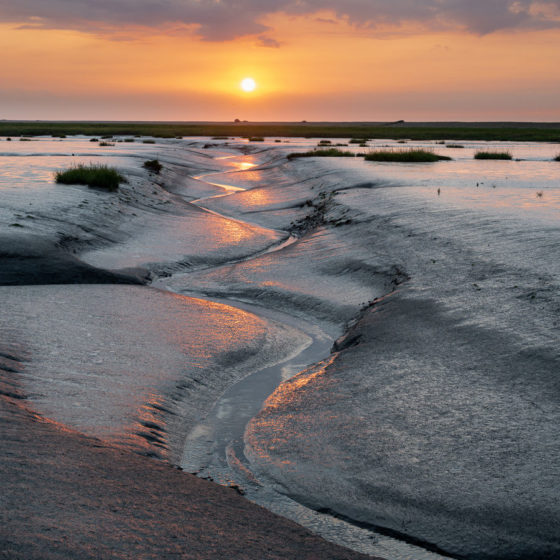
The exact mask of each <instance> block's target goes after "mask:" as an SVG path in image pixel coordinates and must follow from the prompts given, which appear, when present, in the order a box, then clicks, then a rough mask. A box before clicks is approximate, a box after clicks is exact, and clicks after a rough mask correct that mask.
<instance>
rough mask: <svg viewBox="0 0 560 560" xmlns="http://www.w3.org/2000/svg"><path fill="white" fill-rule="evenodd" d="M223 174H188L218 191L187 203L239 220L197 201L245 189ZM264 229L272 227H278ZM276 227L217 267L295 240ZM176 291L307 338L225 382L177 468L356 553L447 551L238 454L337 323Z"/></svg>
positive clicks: (427, 556)
mask: <svg viewBox="0 0 560 560" xmlns="http://www.w3.org/2000/svg"><path fill="white" fill-rule="evenodd" d="M233 157H235V156H228V158H227V159H232V158H233ZM243 158H244V156H238V157H237V158H236V159H237V160H241V162H240V166H239V167H240V169H235V170H233V171H231V172H230V173H239V172H240V171H241V172H243V171H249V170H251V169H252V168H253V167H254V164H251V163H247V164H245V165H243V162H242V160H243ZM227 174H228V172H227V171H226V172H224V171H221V172H211V173H205V174H202V175H197V176H193V177H192V178H193V179H195V180H197V181H203V182H206V183H207V184H209V185H212V186H216V187H219V188H222V189H224V190H225V192H224V193H223V194H218V195H213V196H210V197H205V198H200V199H196V200H191V201H190V203H191V204H195V205H197V206H199V207H200V208H202V209H204V210H205V211H208V212H211V213H213V214H216V215H219V216H221V217H223V218H226V219H230V220H235V221H242V220H239V218H233V217H231V216H228V215H225V214H223V213H219V212H216V211H214V210H209V209H207V208H205V203H206V202H207V201H209V200H212V199H216V198H222V197H227V196H229V195H231V194H233V193H236V192H240V191H243V190H245V189H243V188H241V187H238V186H235V185H228V184H226V183H223V182H213V181H212V180H211V178H212V176H214V175H220V176H223V175H227ZM246 223H251V222H246ZM271 231H272V232H275V233H279V230H271ZM280 233H282V234H283V236H284V239H283V240H281V241H280V242H279V243H276V244H273V245H271V246H270V247H268V248H266V249H264V250H262V251H259V252H258V253H256V254H254V255H251V256H248V257H243V258H241V259H236V260H233V261H229V262H227V263H224V264H223V265H221V266H222V267H225V266H230V265H232V264H235V263H238V262H244V261H249V260H251V259H255V258H257V257H259V256H261V255H264V254H270V253H275V252H280V251H282V250H283V249H285V248H286V247H288V246H290V245H292V244H294V243H296V242H297V241H298V238H297V237H296V236H294V235H291V234H290V233H289V232H285V231H282V232H280ZM280 258H281V256H280ZM187 279H188V274H187V275H185V281H186V283H187ZM169 284H170V282H169V279H168V278H164V279H160V280H156V281H155V282H154V285H155V286H156V287H160V288H163V289H171V290H177V287H176V286H177V282H176V281H175V282H173V284H174V286H173V287H172V288H170V287H169ZM180 292H181V293H182V294H183V295H189V296H192V297H196V298H202V299H206V300H208V301H214V302H218V303H222V304H225V305H229V306H233V307H236V308H239V309H242V310H245V311H248V312H251V313H253V314H255V315H257V316H260V317H265V318H267V319H272V320H274V321H278V322H281V323H283V324H286V325H289V326H292V327H296V328H298V329H300V330H301V331H303V332H304V333H305V334H306V335H308V337H309V342H308V344H307V345H306V347H305V348H304V349H303V350H301V351H300V352H297V353H296V354H294V355H290V356H286V358H285V360H283V361H281V362H279V363H277V364H275V365H274V366H271V367H267V368H264V369H261V370H259V371H257V372H255V373H252V374H251V375H249V376H248V377H246V378H244V379H242V380H241V381H239V382H238V383H236V384H234V385H233V386H231V387H230V388H229V389H228V390H227V391H226V392H225V393H224V394H223V395H222V396H221V397H220V398H219V400H218V401H217V402H216V404H215V405H214V407H213V408H212V410H211V411H210V412H209V414H208V415H207V416H206V418H205V419H204V421H203V422H201V423H199V424H198V425H197V426H196V427H195V428H194V429H193V430H192V431H191V432H190V433H189V435H188V436H187V439H186V441H185V447H184V451H183V455H182V458H181V461H180V466H181V468H183V470H185V471H187V472H192V473H195V474H197V476H200V477H202V478H206V479H209V480H213V481H215V482H217V483H219V484H222V485H226V486H231V487H234V488H238V489H239V491H240V492H242V493H243V494H244V495H245V497H246V498H247V499H249V500H251V501H253V502H255V503H257V504H259V505H261V506H263V507H266V508H267V509H269V510H271V511H273V512H275V513H277V514H279V515H282V516H284V517H288V518H290V519H292V520H294V521H296V522H297V523H299V524H301V525H303V526H305V527H307V528H308V529H310V530H312V531H314V532H315V533H317V534H319V535H321V536H322V537H324V538H326V539H327V540H330V541H332V542H335V543H337V544H340V545H342V546H346V547H348V548H352V549H354V550H357V551H359V552H363V553H366V554H372V555H377V556H382V557H385V558H388V559H391V560H436V559H442V558H446V557H447V556H442V555H440V554H437V553H435V552H431V551H428V550H425V549H424V548H420V547H418V546H415V545H413V544H410V543H407V542H404V541H402V540H398V539H395V538H392V537H390V536H387V535H385V534H382V533H379V532H377V531H375V530H374V529H372V528H364V527H361V526H359V525H358V524H354V523H350V522H347V521H345V520H344V519H342V518H339V517H334V516H332V515H331V514H329V513H323V512H319V511H315V510H313V509H310V508H308V507H306V506H305V505H303V504H300V503H298V502H296V501H294V500H293V499H291V498H289V497H288V496H286V495H285V494H284V493H282V488H281V487H279V486H278V485H277V484H276V483H274V481H272V480H271V479H268V478H267V476H266V473H264V472H261V473H256V472H255V471H254V467H253V465H252V464H251V462H250V461H249V460H248V459H247V457H246V456H245V453H244V448H245V442H244V434H245V430H246V427H247V423H248V422H249V421H250V420H251V419H252V418H253V417H254V416H255V415H256V414H257V413H258V412H259V410H260V409H261V407H262V405H263V403H264V401H265V400H266V399H267V398H268V397H269V396H270V395H271V394H272V393H273V392H274V390H275V389H276V388H277V387H278V386H279V385H280V384H281V383H282V382H283V381H286V380H287V379H290V378H291V377H292V376H294V375H296V374H297V373H299V372H301V371H303V370H305V369H306V368H307V367H308V366H310V365H313V364H317V363H319V362H321V361H323V360H327V359H328V358H329V355H330V351H331V348H332V344H333V342H334V341H335V340H336V338H338V337H339V336H340V335H341V334H342V332H341V329H340V328H339V327H335V326H333V325H332V324H329V323H321V324H318V323H312V322H309V321H308V320H305V319H302V318H301V317H297V316H294V315H293V314H289V313H285V312H281V311H279V310H277V309H270V308H266V307H263V306H259V305H255V303H254V302H249V301H240V300H238V299H232V298H210V297H208V296H206V295H205V294H203V293H202V294H201V293H200V292H195V291H192V292H191V291H189V290H188V288H187V289H185V288H183V289H181V290H180Z"/></svg>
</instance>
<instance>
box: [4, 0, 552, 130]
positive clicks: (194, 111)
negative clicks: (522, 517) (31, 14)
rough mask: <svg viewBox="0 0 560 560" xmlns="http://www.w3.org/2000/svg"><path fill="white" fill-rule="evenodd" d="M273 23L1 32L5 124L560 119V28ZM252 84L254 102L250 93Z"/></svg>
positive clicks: (274, 18)
mask: <svg viewBox="0 0 560 560" xmlns="http://www.w3.org/2000/svg"><path fill="white" fill-rule="evenodd" d="M45 1H48V0H45ZM260 22H261V23H262V24H263V25H266V26H267V28H268V31H267V32H266V36H264V37H263V35H262V34H260V35H259V34H248V35H244V36H239V37H237V38H234V39H222V40H203V39H201V38H200V36H199V35H197V34H196V26H191V27H190V28H189V27H185V26H177V25H175V26H174V25H173V24H165V25H160V26H154V27H147V26H139V25H138V24H134V25H132V24H131V25H123V26H119V27H118V29H117V30H116V31H115V29H111V30H109V31H103V30H99V29H96V30H95V32H94V33H88V32H86V31H84V30H81V29H80V28H79V26H71V25H69V26H67V27H68V28H67V29H50V28H48V26H47V27H46V28H42V27H33V26H30V25H29V24H28V23H29V22H27V25H22V24H21V23H25V22H21V23H20V22H9V23H0V46H1V48H2V52H3V53H9V56H6V55H5V56H3V57H2V59H1V61H0V72H1V74H0V75H1V76H2V80H1V83H0V111H1V112H0V118H7V119H92V120H103V119H107V120H226V121H229V120H233V119H234V118H240V119H248V120H296V121H298V120H302V119H306V120H310V121H311V120H330V121H337V120H338V121H341V120H370V121H377V120H381V121H383V120H397V119H405V120H453V119H456V120H545V121H560V71H559V69H560V31H559V29H557V28H550V29H541V30H535V29H533V30H531V29H518V30H515V29H505V30H498V31H494V32H492V33H489V34H483V35H481V34H479V33H475V32H472V31H468V30H465V29H460V28H442V29H431V28H430V26H426V25H420V24H418V23H415V22H407V23H405V24H401V25H400V26H398V27H396V26H395V25H392V24H391V23H388V24H386V25H382V26H378V27H376V29H374V30H372V29H371V27H359V26H356V24H355V23H350V22H349V21H348V19H347V18H340V17H339V18H338V19H336V18H334V16H333V14H331V13H324V14H313V15H309V14H305V15H299V16H293V15H292V16H289V15H286V14H272V15H267V16H264V17H263V18H261V19H260ZM263 43H271V44H273V45H276V44H277V46H264V45H263ZM247 76H250V77H253V78H254V79H255V80H256V81H257V83H258V89H257V90H256V91H255V92H253V93H243V92H242V91H241V90H240V88H239V82H240V81H241V80H242V79H243V78H244V77H247Z"/></svg>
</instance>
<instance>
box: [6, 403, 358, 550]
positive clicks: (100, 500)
mask: <svg viewBox="0 0 560 560" xmlns="http://www.w3.org/2000/svg"><path fill="white" fill-rule="evenodd" d="M22 402H23V401H21V400H15V399H9V398H7V397H3V396H0V431H1V433H2V434H3V444H2V446H3V453H2V454H1V455H0V481H1V483H0V484H1V497H0V502H1V504H2V507H1V508H0V510H1V512H2V514H1V515H2V518H1V523H0V558H6V559H10V560H15V559H22V560H23V559H25V560H35V559H36V560H39V559H40V560H51V559H65V560H67V559H73V558H75V559H80V560H83V559H85V558H111V559H121V558H122V559H124V558H128V559H129V558H135V559H148V558H150V559H151V558H153V559H158V560H163V559H170V558H185V559H187V558H189V559H190V558H192V559H216V558H236V559H255V560H256V559H263V558H279V559H280V558H282V559H286V558H301V559H309V560H311V559H317V560H319V559H321V560H323V559H337V560H342V559H348V560H354V559H355V560H358V559H361V558H364V559H365V558H368V557H366V556H364V555H361V554H358V553H355V552H351V551H348V550H345V549H343V548H340V547H338V546H336V545H333V544H330V543H327V542H326V541H324V540H322V539H320V538H319V537H316V536H314V535H312V534H311V533H310V532H309V531H306V530H305V529H303V528H301V527H299V526H298V525H296V524H295V523H292V522H290V521H288V520H286V519H283V518H281V517H278V516H276V515H274V514H272V513H270V512H268V511H266V510H265V509H263V508H260V507H258V506H255V505H254V504H251V503H250V502H248V501H247V500H245V499H244V498H242V497H241V496H239V495H238V494H237V493H236V492H235V490H232V489H227V488H224V487H221V486H217V485H215V484H211V483H209V482H206V481H204V480H200V479H198V478H196V477H194V476H192V475H189V474H187V473H184V472H181V471H179V470H177V469H175V468H173V467H171V466H169V465H167V464H164V463H161V462H157V461H154V460H153V459H149V458H146V457H141V456H139V455H136V454H133V453H130V452H127V451H123V450H120V449H117V448H113V447H109V446H108V445H106V444H104V443H102V442H101V441H99V440H97V439H93V438H88V437H85V436H83V435H80V434H78V433H76V432H71V431H68V430H67V429H65V428H64V427H63V426H61V425H57V424H54V423H52V422H49V421H47V420H45V419H43V418H41V417H38V416H36V415H34V414H33V413H31V412H29V411H28V410H26V409H25V408H24V407H23V406H22V405H21V403H22Z"/></svg>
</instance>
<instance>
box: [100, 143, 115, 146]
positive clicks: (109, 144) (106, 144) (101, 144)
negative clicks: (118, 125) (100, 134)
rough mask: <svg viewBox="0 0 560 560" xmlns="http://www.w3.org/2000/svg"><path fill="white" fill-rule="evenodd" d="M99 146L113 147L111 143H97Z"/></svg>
mask: <svg viewBox="0 0 560 560" xmlns="http://www.w3.org/2000/svg"><path fill="white" fill-rule="evenodd" d="M99 145H100V146H114V145H115V144H113V142H99Z"/></svg>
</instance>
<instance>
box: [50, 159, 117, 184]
mask: <svg viewBox="0 0 560 560" xmlns="http://www.w3.org/2000/svg"><path fill="white" fill-rule="evenodd" d="M55 180H56V182H57V183H62V184H64V185H87V186H88V187H97V188H99V189H103V190H106V191H116V190H117V189H118V188H119V184H120V183H126V182H127V180H126V179H125V178H124V177H123V176H122V175H121V174H120V173H119V172H118V171H117V170H116V169H114V168H112V167H108V166H106V165H96V164H90V165H78V166H76V167H71V168H70V169H67V170H66V171H58V172H57V173H56V175H55Z"/></svg>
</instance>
